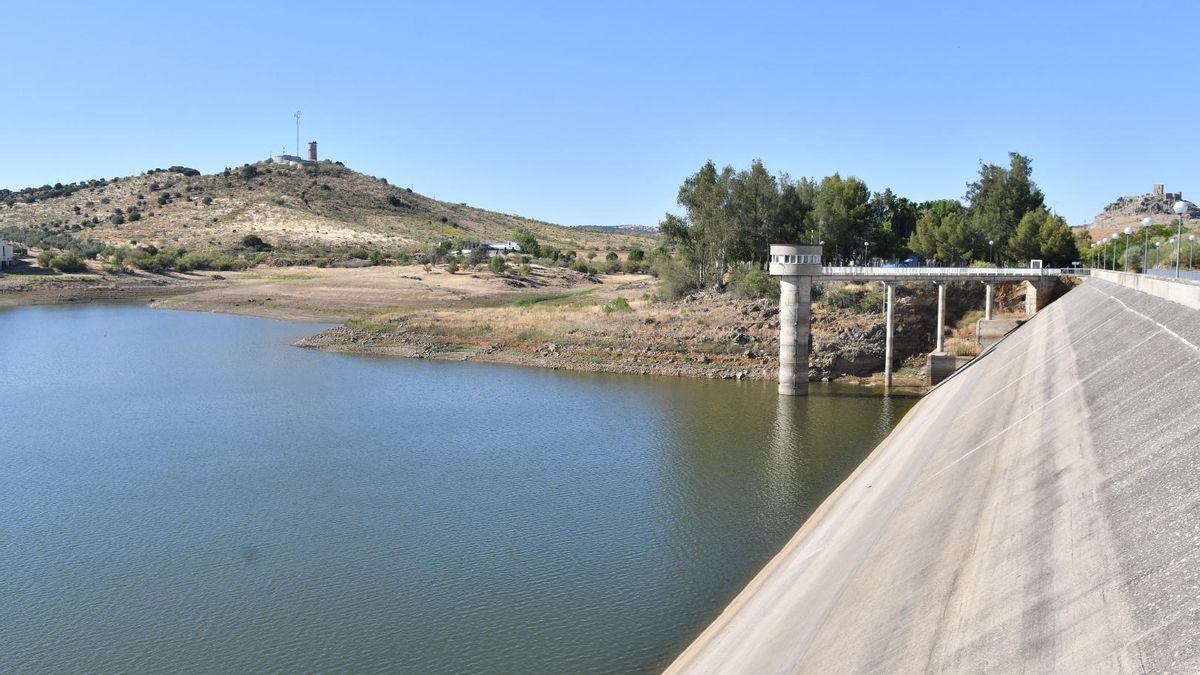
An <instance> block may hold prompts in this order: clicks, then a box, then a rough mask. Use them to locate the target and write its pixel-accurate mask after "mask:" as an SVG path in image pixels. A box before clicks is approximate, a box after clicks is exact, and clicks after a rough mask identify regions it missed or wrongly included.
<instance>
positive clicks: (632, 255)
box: [629, 248, 646, 262]
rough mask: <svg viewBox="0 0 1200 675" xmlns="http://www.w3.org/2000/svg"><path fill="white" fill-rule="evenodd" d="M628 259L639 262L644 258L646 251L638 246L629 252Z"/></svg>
mask: <svg viewBox="0 0 1200 675" xmlns="http://www.w3.org/2000/svg"><path fill="white" fill-rule="evenodd" d="M629 259H630V260H632V261H634V262H641V261H642V260H645V259H646V252H645V251H643V250H642V249H640V248H635V249H633V250H632V251H630V252H629Z"/></svg>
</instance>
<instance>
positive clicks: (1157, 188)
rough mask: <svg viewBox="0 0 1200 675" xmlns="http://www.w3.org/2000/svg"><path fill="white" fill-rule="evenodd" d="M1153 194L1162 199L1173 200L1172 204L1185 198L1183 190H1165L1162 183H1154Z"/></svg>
mask: <svg viewBox="0 0 1200 675" xmlns="http://www.w3.org/2000/svg"><path fill="white" fill-rule="evenodd" d="M1152 194H1153V196H1155V197H1158V198H1159V199H1162V200H1164V201H1168V202H1171V203H1172V204H1174V203H1175V202H1178V201H1182V200H1183V193H1182V192H1164V191H1163V184H1162V183H1155V184H1154V192H1153V193H1152Z"/></svg>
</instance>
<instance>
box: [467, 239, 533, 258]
mask: <svg viewBox="0 0 1200 675" xmlns="http://www.w3.org/2000/svg"><path fill="white" fill-rule="evenodd" d="M479 249H483V250H485V251H487V255H488V257H489V258H492V257H495V256H498V255H502V254H503V255H507V254H509V253H523V252H524V250H525V249H523V248H521V245H520V244H518V243H517V242H515V241H483V242H480V243H479V245H478V246H471V247H469V248H464V249H463V250H461V251H459V253H461V254H463V255H465V256H469V255H471V254H472V253H474V252H475V251H477V250H479Z"/></svg>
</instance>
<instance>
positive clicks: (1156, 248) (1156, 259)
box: [1154, 241, 1162, 267]
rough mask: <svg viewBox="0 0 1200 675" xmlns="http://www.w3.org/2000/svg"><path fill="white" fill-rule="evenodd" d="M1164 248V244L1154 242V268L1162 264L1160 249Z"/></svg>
mask: <svg viewBox="0 0 1200 675" xmlns="http://www.w3.org/2000/svg"><path fill="white" fill-rule="evenodd" d="M1160 248H1162V242H1161V241H1156V242H1154V266H1155V267H1158V263H1160V262H1162V256H1160V255H1159V249H1160Z"/></svg>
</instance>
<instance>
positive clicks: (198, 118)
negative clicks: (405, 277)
mask: <svg viewBox="0 0 1200 675" xmlns="http://www.w3.org/2000/svg"><path fill="white" fill-rule="evenodd" d="M976 5H986V6H976ZM1082 7H1083V5H1082V4H1078V3H1058V4H1055V3H1038V2H995V3H970V2H908V3H901V2H878V3H876V2H870V3H867V2H859V3H850V2H842V3H834V2H823V3H798V2H796V3H753V2H741V3H730V2H723V3H682V2H680V3H649V2H632V3H623V2H607V3H586V4H585V3H562V2H545V3H512V4H511V5H505V4H500V3H497V4H476V3H470V2H457V3H420V4H411V5H406V4H404V3H360V2H339V3H331V2H323V3H310V2H290V3H254V4H251V3H225V2H206V3H167V2H155V3H144V4H133V3H87V4H71V3H50V2H46V3H21V4H20V5H16V6H9V7H7V8H6V12H5V13H6V20H5V23H6V24H7V29H6V31H5V36H4V38H3V40H0V59H2V60H0V62H2V63H3V64H4V65H5V71H6V75H7V76H6V78H5V80H6V84H5V86H4V89H3V91H4V100H3V103H2V104H0V131H2V135H0V139H2V141H3V144H2V146H0V147H3V153H4V161H3V162H0V187H7V188H19V187H25V186H28V185H41V184H43V183H54V182H58V181H62V182H70V181H74V180H79V179H85V178H93V177H99V176H105V177H112V176H117V175H128V174H131V173H138V172H141V171H144V170H146V169H149V168H153V167H166V166H169V165H172V164H182V165H186V166H192V167H195V168H197V169H200V170H202V171H204V172H206V173H207V172H212V171H217V170H220V169H222V168H224V167H226V166H238V165H241V164H242V163H245V162H252V161H256V160H259V159H263V158H265V157H266V156H267V155H268V154H270V153H278V152H279V151H280V150H281V149H282V148H283V147H285V146H286V147H287V148H288V151H289V152H292V151H293V150H294V144H295V132H294V120H293V117H292V113H293V112H294V111H296V110H297V109H300V110H302V111H303V113H304V115H303V120H302V128H301V135H302V138H301V141H308V140H317V141H319V142H320V149H321V154H322V155H323V156H324V157H328V158H331V159H337V160H341V161H343V162H344V163H345V164H346V165H347V166H349V167H351V168H354V169H357V170H359V171H363V172H364V173H368V174H372V175H377V176H383V177H386V178H388V179H389V180H390V181H392V182H393V183H396V184H399V185H404V186H412V187H413V188H414V189H415V190H417V191H419V192H423V193H425V194H429V195H432V196H436V197H437V198H439V199H444V200H447V201H453V202H467V203H469V204H472V205H475V206H482V207H485V208H491V209H495V210H498V211H504V212H509V213H518V214H521V215H525V216H530V217H535V218H540V219H544V220H549V221H551V222H557V223H562V224H566V225H581V224H602V225H615V224H622V223H638V224H654V223H656V222H658V220H660V219H661V217H662V215H663V213H664V212H666V211H667V210H674V209H675V193H676V191H677V190H678V187H679V183H680V182H681V181H682V179H683V178H684V177H685V176H686V175H688V174H690V173H693V172H694V171H696V169H698V168H699V167H700V165H701V164H703V163H704V161H705V160H707V159H710V158H711V159H712V160H714V161H716V162H717V163H718V164H731V165H733V166H735V167H739V168H740V167H744V166H746V165H748V164H749V163H750V161H751V160H752V159H755V158H760V159H762V160H763V161H764V162H765V163H766V165H767V168H769V169H771V170H772V171H775V172H778V171H786V172H788V173H790V174H792V175H793V176H815V177H818V178H819V177H821V176H824V175H827V174H830V173H833V172H840V173H842V175H856V176H858V177H860V178H862V179H863V180H865V181H866V182H867V185H868V186H870V187H871V189H872V190H877V191H878V190H882V189H883V188H885V187H891V188H892V189H893V190H894V191H895V192H896V193H898V194H900V195H903V196H907V197H909V198H911V199H915V200H924V199H933V198H940V197H961V196H962V195H963V194H964V192H965V184H966V183H967V182H968V181H969V180H971V179H973V178H974V176H975V175H976V172H977V170H978V166H979V161H980V160H983V161H986V162H993V163H1003V162H1005V161H1006V160H1007V153H1008V151H1010V150H1016V151H1019V152H1021V153H1023V154H1026V155H1029V156H1030V157H1032V158H1033V168H1034V179H1035V180H1036V181H1037V182H1038V184H1039V185H1040V186H1041V187H1042V189H1043V191H1044V192H1045V193H1046V199H1047V203H1049V204H1051V205H1053V206H1054V207H1055V209H1056V210H1057V211H1058V212H1059V213H1061V214H1063V215H1064V216H1066V217H1067V219H1068V220H1069V221H1070V222H1071V223H1072V224H1081V223H1085V222H1088V221H1090V220H1091V217H1092V216H1093V215H1095V214H1096V213H1097V212H1099V211H1100V210H1101V209H1102V208H1103V207H1104V206H1105V205H1106V204H1107V203H1108V202H1110V201H1111V200H1112V199H1114V198H1115V197H1117V196H1119V195H1123V194H1136V193H1141V192H1148V191H1149V190H1150V187H1151V184H1153V183H1157V182H1162V183H1166V185H1167V189H1168V190H1182V191H1183V192H1184V194H1185V196H1192V195H1193V194H1200V182H1198V178H1200V175H1198V174H1200V170H1198V169H1197V162H1196V158H1197V155H1198V154H1200V153H1198V151H1200V135H1198V134H1197V133H1196V132H1197V127H1196V122H1195V120H1196V111H1197V93H1196V87H1195V83H1196V77H1197V70H1198V66H1200V45H1198V44H1197V43H1196V42H1195V41H1194V40H1193V39H1192V38H1191V37H1189V36H1190V35H1192V32H1193V28H1194V27H1195V26H1196V23H1197V18H1200V9H1197V8H1196V7H1194V6H1192V5H1191V4H1184V3H1178V4H1175V5H1172V4H1169V3H1158V2H1140V3H1132V2H1130V3H1122V4H1118V3H1104V2H1100V3H1089V4H1088V5H1087V9H1086V10H1083V9H1081V8H1082ZM1172 31H1174V32H1175V33H1177V34H1178V35H1177V36H1174V35H1172Z"/></svg>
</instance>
